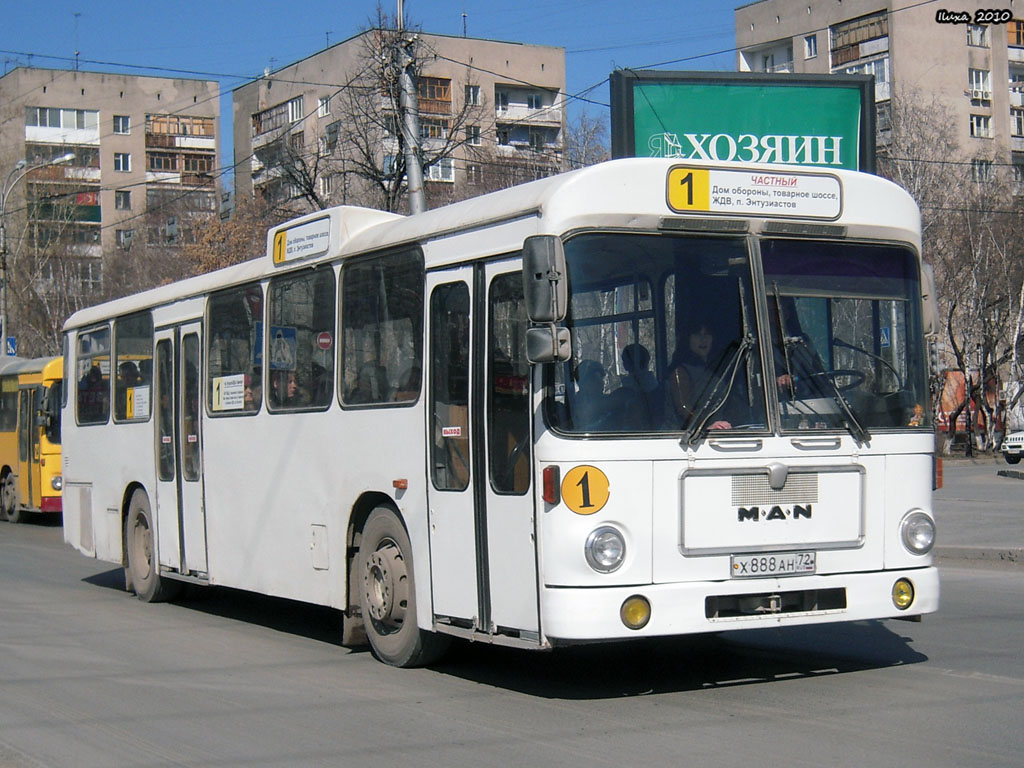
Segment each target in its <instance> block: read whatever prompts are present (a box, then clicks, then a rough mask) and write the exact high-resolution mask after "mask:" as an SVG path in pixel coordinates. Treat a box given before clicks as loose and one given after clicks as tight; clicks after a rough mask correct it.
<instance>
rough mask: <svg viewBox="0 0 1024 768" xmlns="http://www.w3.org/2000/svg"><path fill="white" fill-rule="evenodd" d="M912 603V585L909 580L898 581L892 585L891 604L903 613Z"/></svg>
mask: <svg viewBox="0 0 1024 768" xmlns="http://www.w3.org/2000/svg"><path fill="white" fill-rule="evenodd" d="M913 602H914V585H913V584H912V583H911V582H910V579H898V580H897V581H896V583H895V584H893V585H892V604H893V605H895V606H896V607H897V608H898V609H899V610H901V611H905V610H907V608H909V607H910V606H911V605H912V604H913Z"/></svg>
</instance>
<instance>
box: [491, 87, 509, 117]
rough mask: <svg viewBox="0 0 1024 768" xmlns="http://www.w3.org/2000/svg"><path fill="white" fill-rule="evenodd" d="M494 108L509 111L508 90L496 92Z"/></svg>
mask: <svg viewBox="0 0 1024 768" xmlns="http://www.w3.org/2000/svg"><path fill="white" fill-rule="evenodd" d="M494 108H495V109H496V110H497V111H498V112H507V111H508V91H495V92H494Z"/></svg>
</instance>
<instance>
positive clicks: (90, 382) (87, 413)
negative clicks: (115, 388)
mask: <svg viewBox="0 0 1024 768" xmlns="http://www.w3.org/2000/svg"><path fill="white" fill-rule="evenodd" d="M109 398H110V390H109V386H108V385H107V382H106V381H105V380H104V379H103V371H101V370H100V367H99V366H98V365H93V366H92V367H90V368H89V370H88V371H86V372H85V375H84V376H83V377H82V379H81V381H79V382H78V410H79V418H80V419H81V420H82V421H84V422H92V421H106V420H107V416H108V411H107V407H108V403H109Z"/></svg>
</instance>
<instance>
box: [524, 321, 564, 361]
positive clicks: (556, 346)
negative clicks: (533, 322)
mask: <svg viewBox="0 0 1024 768" xmlns="http://www.w3.org/2000/svg"><path fill="white" fill-rule="evenodd" d="M571 356H572V343H571V342H570V341H569V329H568V328H560V327H559V326H557V325H554V324H552V325H544V326H539V327H536V328H527V329H526V359H527V360H529V361H530V362H531V363H564V362H565V361H567V360H568V359H569V358H570V357H571Z"/></svg>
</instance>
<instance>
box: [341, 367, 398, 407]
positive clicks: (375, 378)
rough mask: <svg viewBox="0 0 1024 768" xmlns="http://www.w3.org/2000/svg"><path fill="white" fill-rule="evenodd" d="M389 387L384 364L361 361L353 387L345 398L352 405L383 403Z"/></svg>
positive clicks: (386, 397)
mask: <svg viewBox="0 0 1024 768" xmlns="http://www.w3.org/2000/svg"><path fill="white" fill-rule="evenodd" d="M389 389H390V387H389V386H388V372H387V370H386V369H385V368H384V366H383V365H377V364H376V363H373V362H369V363H363V364H362V365H361V366H360V368H359V375H358V376H356V386H355V389H353V390H352V391H351V392H350V393H349V396H348V397H347V398H345V400H346V402H349V403H352V404H353V405H362V404H365V403H383V402H385V401H386V400H387V399H388V390H389Z"/></svg>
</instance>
